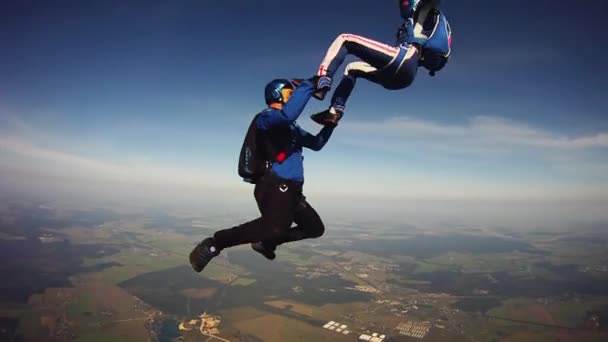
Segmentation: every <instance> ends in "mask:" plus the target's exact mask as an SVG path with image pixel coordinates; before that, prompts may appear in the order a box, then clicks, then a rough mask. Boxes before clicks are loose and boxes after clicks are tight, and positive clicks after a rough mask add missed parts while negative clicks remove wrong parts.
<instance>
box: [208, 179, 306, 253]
mask: <svg viewBox="0 0 608 342" xmlns="http://www.w3.org/2000/svg"><path fill="white" fill-rule="evenodd" d="M258 186H260V187H261V188H260V190H258V191H259V193H262V194H263V195H261V196H259V197H258V196H256V197H258V198H259V201H260V202H259V207H260V210H261V212H262V216H261V217H259V218H257V219H255V220H252V221H249V222H246V223H243V224H241V225H239V226H236V227H232V228H229V229H224V230H220V231H218V232H216V233H215V234H214V235H213V239H214V240H215V244H216V247H217V248H218V249H219V250H220V251H221V250H222V249H224V248H228V247H232V246H237V245H241V244H246V243H252V242H258V241H267V240H272V241H275V240H276V241H280V240H283V239H284V235H286V234H287V233H288V231H289V229H290V227H291V224H292V222H293V219H294V212H295V210H296V206H297V205H298V202H299V201H300V197H301V196H302V186H301V184H299V183H297V182H292V181H287V180H281V179H279V178H277V177H274V176H272V175H267V176H265V177H264V180H262V181H261V184H258V185H257V186H256V188H257V187H258ZM258 198H256V199H258Z"/></svg>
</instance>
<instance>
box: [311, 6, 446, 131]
mask: <svg viewBox="0 0 608 342" xmlns="http://www.w3.org/2000/svg"><path fill="white" fill-rule="evenodd" d="M398 2H399V11H400V15H401V17H402V18H403V19H404V20H405V22H404V23H403V24H402V25H401V26H400V27H399V29H398V31H397V34H396V42H395V43H394V44H393V45H388V44H385V43H381V42H378V41H374V40H372V39H369V38H365V37H362V36H358V35H355V34H350V33H343V34H340V35H339V36H338V37H337V38H336V39H335V40H334V41H333V43H332V44H331V45H330V47H329V49H328V50H327V53H326V55H325V57H324V59H323V61H322V62H321V65H320V66H319V69H318V72H317V76H318V77H319V80H318V89H319V91H317V93H315V98H317V99H318V100H323V99H324V98H325V95H326V94H327V92H328V91H329V90H330V89H331V86H332V83H333V78H334V74H335V72H336V71H337V70H338V68H339V67H340V65H341V64H342V63H343V62H344V59H345V58H346V56H347V55H353V56H355V57H357V58H359V59H360V61H356V62H352V63H350V64H348V65H347V66H346V68H345V70H344V76H343V78H342V79H341V80H340V83H339V84H338V87H337V88H336V90H335V91H334V93H333V95H332V98H331V104H330V107H329V108H328V109H327V110H326V111H323V112H320V113H318V114H314V115H312V116H311V118H312V119H313V120H314V121H315V122H317V123H319V124H325V123H331V122H337V121H338V120H340V118H341V117H342V114H343V112H344V109H345V105H346V102H347V100H348V97H349V96H350V94H351V92H352V90H353V89H354V87H355V83H356V79H357V78H359V77H362V78H365V79H367V80H369V81H371V82H374V83H376V84H379V85H381V86H382V87H384V88H386V89H389V90H399V89H404V88H407V87H408V86H410V85H411V84H412V82H413V81H414V79H415V77H416V73H417V71H418V67H419V66H422V67H424V68H426V69H427V70H428V71H429V73H430V75H431V76H434V75H435V72H437V71H439V70H441V69H442V68H443V67H444V66H445V64H446V63H447V62H448V60H449V57H450V52H451V45H452V32H451V28H450V25H449V23H448V21H447V18H446V16H445V15H444V14H443V13H442V12H441V11H440V10H439V4H440V0H398Z"/></svg>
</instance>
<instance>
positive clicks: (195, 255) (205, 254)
mask: <svg viewBox="0 0 608 342" xmlns="http://www.w3.org/2000/svg"><path fill="white" fill-rule="evenodd" d="M219 254H220V253H219V250H218V249H217V248H216V247H215V246H213V238H206V239H205V240H203V241H201V242H200V243H199V244H198V245H196V247H194V249H193V250H192V252H190V265H192V268H193V269H194V271H196V272H200V271H202V270H203V269H204V268H205V266H207V264H208V263H209V261H211V259H213V258H214V257H216V256H218V255H219Z"/></svg>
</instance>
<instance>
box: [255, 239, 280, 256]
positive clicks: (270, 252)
mask: <svg viewBox="0 0 608 342" xmlns="http://www.w3.org/2000/svg"><path fill="white" fill-rule="evenodd" d="M251 248H253V250H254V251H256V252H258V253H260V254H262V255H263V256H264V257H265V258H266V259H268V260H274V259H275V258H276V257H277V255H276V254H275V253H274V251H275V248H273V249H270V248H266V246H264V244H263V243H262V242H254V243H252V244H251Z"/></svg>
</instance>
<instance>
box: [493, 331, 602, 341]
mask: <svg viewBox="0 0 608 342" xmlns="http://www.w3.org/2000/svg"><path fill="white" fill-rule="evenodd" d="M604 341H608V333H606V332H603V333H602V332H592V331H589V332H578V331H577V332H568V331H565V330H563V331H554V332H547V333H544V334H540V333H532V332H523V331H522V332H517V333H515V334H513V335H510V336H508V337H506V338H504V339H503V340H502V342H604Z"/></svg>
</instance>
